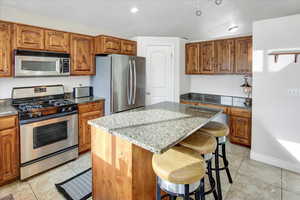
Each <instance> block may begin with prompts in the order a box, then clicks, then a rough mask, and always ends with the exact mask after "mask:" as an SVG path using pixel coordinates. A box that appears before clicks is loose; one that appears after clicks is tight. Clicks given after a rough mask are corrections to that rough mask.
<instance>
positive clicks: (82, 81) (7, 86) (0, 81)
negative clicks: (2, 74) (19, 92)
mask: <svg viewBox="0 0 300 200" xmlns="http://www.w3.org/2000/svg"><path fill="white" fill-rule="evenodd" d="M56 84H63V85H64V86H65V92H72V91H73V87H78V86H88V85H90V77H87V76H69V77H43V78H0V99H6V98H11V91H12V88H13V87H26V86H39V85H56Z"/></svg>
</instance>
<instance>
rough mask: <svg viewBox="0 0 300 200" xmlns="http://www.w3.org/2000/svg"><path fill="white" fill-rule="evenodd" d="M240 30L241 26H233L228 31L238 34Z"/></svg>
mask: <svg viewBox="0 0 300 200" xmlns="http://www.w3.org/2000/svg"><path fill="white" fill-rule="evenodd" d="M238 29H239V26H231V27H229V28H228V31H229V32H231V33H233V32H236V31H237V30H238Z"/></svg>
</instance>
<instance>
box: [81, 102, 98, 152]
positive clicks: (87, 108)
mask: <svg viewBox="0 0 300 200" xmlns="http://www.w3.org/2000/svg"><path fill="white" fill-rule="evenodd" d="M103 115H104V101H97V102H92V103H86V104H80V105H79V152H80V153H82V152H85V151H88V150H90V149H91V126H90V125H89V124H88V123H87V122H88V121H89V120H92V119H96V118H99V117H101V116H103Z"/></svg>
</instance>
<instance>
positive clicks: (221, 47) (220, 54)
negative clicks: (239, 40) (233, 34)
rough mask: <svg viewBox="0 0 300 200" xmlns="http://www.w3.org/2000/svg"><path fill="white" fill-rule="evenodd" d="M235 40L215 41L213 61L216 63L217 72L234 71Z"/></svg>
mask: <svg viewBox="0 0 300 200" xmlns="http://www.w3.org/2000/svg"><path fill="white" fill-rule="evenodd" d="M234 47H235V41H234V39H229V40H218V41H216V42H215V51H216V53H215V58H216V60H215V62H216V65H217V69H216V70H217V73H221V74H224V73H225V74H226V73H234V62H235V48H234Z"/></svg>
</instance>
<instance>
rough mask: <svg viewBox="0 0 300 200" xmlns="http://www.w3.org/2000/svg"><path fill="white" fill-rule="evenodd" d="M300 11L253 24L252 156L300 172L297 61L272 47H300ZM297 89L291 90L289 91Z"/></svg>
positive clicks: (279, 48)
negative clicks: (271, 53) (273, 53)
mask: <svg viewBox="0 0 300 200" xmlns="http://www.w3.org/2000/svg"><path fill="white" fill-rule="evenodd" d="M299 35H300V15H294V16H287V17H282V18H276V19H269V20H264V21H258V22H255V23H254V26H253V42H254V47H253V48H254V55H253V58H254V63H253V99H254V100H253V109H252V111H253V112H252V116H253V121H252V149H251V158H252V159H254V160H258V161H261V162H265V163H268V164H271V165H275V166H278V167H282V168H285V169H289V170H292V171H295V172H298V173H300V134H299V133H300V130H299V111H300V81H299V80H300V79H299V75H300V61H299V60H298V63H294V56H289V55H286V56H280V57H279V61H278V63H275V62H274V56H270V55H268V54H269V53H270V52H274V51H281V50H285V51H290V50H295V49H296V50H298V51H300V37H299ZM290 89H293V90H294V91H296V92H295V93H294V94H291V93H290V92H289V91H291V90H290Z"/></svg>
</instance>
